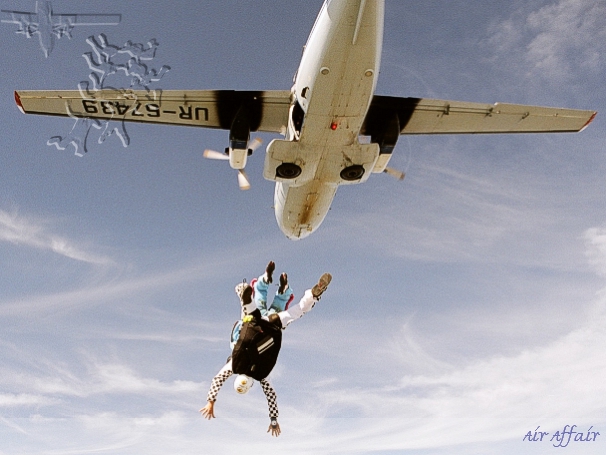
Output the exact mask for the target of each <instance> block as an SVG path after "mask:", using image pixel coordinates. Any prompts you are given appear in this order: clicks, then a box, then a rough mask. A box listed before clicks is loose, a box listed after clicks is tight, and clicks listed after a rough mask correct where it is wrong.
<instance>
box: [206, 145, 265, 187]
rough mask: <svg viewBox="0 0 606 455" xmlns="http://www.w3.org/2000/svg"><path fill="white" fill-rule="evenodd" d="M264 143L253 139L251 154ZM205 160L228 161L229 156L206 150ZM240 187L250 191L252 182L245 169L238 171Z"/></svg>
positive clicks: (250, 146) (249, 148)
mask: <svg viewBox="0 0 606 455" xmlns="http://www.w3.org/2000/svg"><path fill="white" fill-rule="evenodd" d="M262 143H263V141H262V140H261V139H259V138H258V137H256V138H254V139H252V140H251V141H250V142H249V143H248V152H249V154H251V153H253V152H254V151H255V150H257V149H258V148H259V146H260V145H261V144H262ZM204 158H208V159H211V160H221V161H228V160H229V155H228V154H226V153H221V152H217V151H216V150H210V149H206V150H204ZM238 186H239V187H240V189H241V190H243V191H246V190H250V181H249V180H248V176H247V175H246V172H244V169H238Z"/></svg>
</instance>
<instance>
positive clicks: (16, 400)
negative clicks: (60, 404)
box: [0, 393, 57, 408]
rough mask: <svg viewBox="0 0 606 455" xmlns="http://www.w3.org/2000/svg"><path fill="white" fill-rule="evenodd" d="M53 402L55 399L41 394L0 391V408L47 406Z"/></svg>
mask: <svg viewBox="0 0 606 455" xmlns="http://www.w3.org/2000/svg"><path fill="white" fill-rule="evenodd" d="M55 403H57V400H55V399H52V398H49V397H46V396H41V395H32V394H28V393H21V394H14V393H0V408H16V407H30V406H47V405H49V404H55Z"/></svg>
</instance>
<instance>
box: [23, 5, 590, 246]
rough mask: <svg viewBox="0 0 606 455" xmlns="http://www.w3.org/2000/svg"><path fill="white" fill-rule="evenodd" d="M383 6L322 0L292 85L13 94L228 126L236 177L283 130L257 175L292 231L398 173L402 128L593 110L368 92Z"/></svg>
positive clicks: (534, 126)
mask: <svg viewBox="0 0 606 455" xmlns="http://www.w3.org/2000/svg"><path fill="white" fill-rule="evenodd" d="M384 12H385V0H326V1H325V2H324V4H323V6H322V9H321V10H320V13H319V15H318V17H317V19H316V22H315V24H314V26H313V28H312V31H311V33H310V35H309V38H308V41H307V44H306V45H305V47H304V51H303V56H302V59H301V63H300V65H299V68H298V70H297V72H296V74H295V77H294V85H293V86H292V88H291V90H267V91H233V90H167V91H163V92H162V93H161V97H160V98H159V99H149V96H148V95H147V97H146V92H144V91H133V90H99V91H98V92H90V93H81V92H79V91H16V92H15V100H16V103H17V105H18V107H19V108H20V109H21V111H22V112H24V113H28V114H42V115H60V116H67V115H68V113H73V114H72V115H76V116H81V117H91V118H101V119H108V118H115V117H118V118H120V119H123V120H125V121H134V122H146V123H160V124H170V125H186V126H196V127H204V128H220V129H224V130H227V131H229V146H228V147H227V148H226V153H225V156H224V158H225V159H226V160H229V164H230V166H231V167H232V168H234V169H236V170H238V173H239V174H238V178H239V179H241V180H245V175H244V174H243V170H244V167H245V165H246V161H247V158H248V155H249V154H250V153H251V150H252V146H251V145H250V133H251V132H256V131H262V132H270V133H278V134H280V135H282V136H283V137H282V138H279V139H274V140H272V141H271V142H270V143H269V145H268V146H267V148H266V153H265V163H264V170H263V175H264V177H265V178H266V179H268V180H271V181H275V182H276V184H275V192H274V209H275V215H276V220H277V222H278V225H279V227H280V229H281V230H282V232H283V233H284V234H285V235H286V237H288V238H289V239H292V240H297V239H302V238H305V237H307V236H309V235H310V234H311V233H312V232H314V231H316V230H317V229H318V227H319V226H320V224H321V223H322V222H323V220H324V218H325V216H326V214H327V213H328V210H329V208H330V205H331V203H332V201H333V198H334V197H335V193H336V191H337V188H338V187H339V186H340V185H351V184H359V183H363V182H365V181H367V180H368V178H369V177H370V175H371V174H373V173H382V172H390V173H392V174H396V175H398V173H397V171H393V170H391V169H390V168H388V163H389V160H390V158H391V156H392V152H393V151H394V148H395V146H396V143H397V141H398V138H399V136H400V135H406V134H463V133H472V134H473V133H476V134H477V133H544V132H578V131H581V130H583V129H584V128H586V127H587V126H588V125H589V124H590V123H591V121H592V120H593V119H594V117H595V116H596V114H597V113H596V112H594V111H589V110H576V109H561V108H550V107H536V106H525V105H515V104H504V103H495V104H481V103H471V102H461V101H447V100H437V99H427V98H399V97H392V96H384V95H375V88H376V84H377V78H378V75H379V67H380V59H381V49H382V42H383V24H384ZM364 138H370V140H369V141H368V140H366V141H364V140H361V139H364ZM207 155H213V153H207ZM221 156H222V155H221ZM211 157H212V156H211ZM400 177H401V175H400ZM244 183H245V184H244V185H243V186H244V187H246V186H247V182H244Z"/></svg>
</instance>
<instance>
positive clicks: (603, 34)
mask: <svg viewBox="0 0 606 455" xmlns="http://www.w3.org/2000/svg"><path fill="white" fill-rule="evenodd" d="M525 8H527V6H525V7H523V8H521V9H519V10H517V11H516V12H515V13H514V15H512V17H510V18H507V19H505V20H503V21H502V22H500V23H498V24H494V25H493V26H492V27H491V29H490V38H489V39H488V43H489V44H490V46H491V47H492V48H493V50H494V52H495V57H494V61H495V63H499V67H500V68H503V69H505V70H507V71H516V72H518V74H521V75H524V76H526V78H525V80H526V81H528V80H535V81H543V82H545V81H546V82H549V83H553V84H563V83H564V84H565V83H570V82H575V81H576V79H577V77H578V75H579V74H580V73H581V72H582V73H583V74H585V75H586V74H587V72H589V73H593V74H596V75H597V74H600V73H601V72H603V70H604V68H605V67H606V56H605V54H604V43H605V42H606V3H604V2H603V1H592V0H559V1H558V2H555V3H550V4H548V5H545V6H543V7H541V8H539V9H537V10H534V11H527V10H526V9H525ZM504 62H507V64H506V65H504Z"/></svg>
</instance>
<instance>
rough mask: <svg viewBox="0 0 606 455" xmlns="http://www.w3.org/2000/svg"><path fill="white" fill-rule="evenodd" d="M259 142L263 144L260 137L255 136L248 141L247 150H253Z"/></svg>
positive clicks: (257, 146)
mask: <svg viewBox="0 0 606 455" xmlns="http://www.w3.org/2000/svg"><path fill="white" fill-rule="evenodd" d="M261 144H263V141H262V140H261V139H260V138H258V137H256V138H254V139H252V140H251V141H250V142H249V143H248V148H249V150H252V151H253V152H254V151H255V150H257V149H258V148H259V146H260V145H261Z"/></svg>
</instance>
